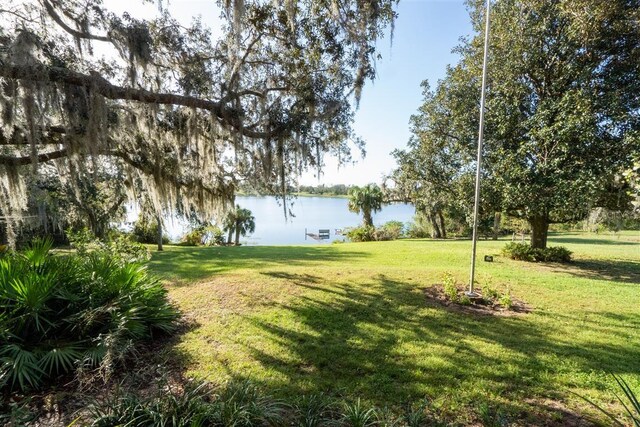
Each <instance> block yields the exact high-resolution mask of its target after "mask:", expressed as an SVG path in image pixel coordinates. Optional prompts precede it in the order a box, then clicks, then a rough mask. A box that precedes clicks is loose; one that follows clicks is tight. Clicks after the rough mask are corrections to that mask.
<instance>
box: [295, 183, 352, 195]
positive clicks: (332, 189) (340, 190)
mask: <svg viewBox="0 0 640 427" xmlns="http://www.w3.org/2000/svg"><path fill="white" fill-rule="evenodd" d="M351 188H353V186H352V185H345V184H335V185H324V184H321V185H301V186H299V187H298V188H295V189H291V190H292V193H308V194H321V195H324V196H347V195H349V190H351Z"/></svg>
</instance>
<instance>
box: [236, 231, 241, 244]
mask: <svg viewBox="0 0 640 427" xmlns="http://www.w3.org/2000/svg"><path fill="white" fill-rule="evenodd" d="M236 246H240V227H236Z"/></svg>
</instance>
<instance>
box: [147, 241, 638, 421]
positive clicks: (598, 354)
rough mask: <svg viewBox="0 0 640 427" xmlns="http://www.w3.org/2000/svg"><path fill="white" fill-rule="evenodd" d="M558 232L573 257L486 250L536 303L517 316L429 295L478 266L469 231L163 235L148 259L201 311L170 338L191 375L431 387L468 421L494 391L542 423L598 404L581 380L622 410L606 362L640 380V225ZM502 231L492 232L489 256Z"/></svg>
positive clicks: (490, 267)
mask: <svg viewBox="0 0 640 427" xmlns="http://www.w3.org/2000/svg"><path fill="white" fill-rule="evenodd" d="M550 240H551V243H550V244H551V245H564V246H567V247H568V248H569V249H570V250H572V251H573V252H574V257H575V262H574V263H572V264H571V265H566V266H565V265H541V264H529V263H523V262H518V261H511V260H508V259H505V258H504V257H500V256H497V257H496V258H495V261H494V262H493V263H486V262H480V263H479V265H478V281H479V282H480V284H491V285H492V286H493V287H495V288H497V289H499V290H502V291H505V290H506V289H507V288H508V289H509V290H510V292H511V294H512V295H513V296H514V297H515V298H518V299H521V300H524V301H526V302H527V303H528V304H529V305H531V306H532V307H533V311H532V312H531V313H528V314H519V315H516V316H511V317H504V316H479V315H472V314H465V313H458V312H452V311H450V310H447V309H445V308H443V307H440V306H437V305H433V304H430V303H429V302H428V301H427V298H426V296H425V294H424V292H423V289H424V288H425V287H428V286H431V285H433V284H434V283H438V282H440V281H441V277H442V275H443V273H445V272H450V273H452V274H453V275H454V276H455V277H456V278H457V279H458V280H459V281H460V282H465V281H466V280H467V276H468V269H469V251H470V242H469V241H432V240H402V241H395V242H379V243H360V244H355V243H353V244H334V245H317V246H290V247H229V248H219V247H214V248H187V247H168V248H167V250H166V251H165V252H164V253H156V254H155V255H154V257H153V259H152V262H151V268H152V270H153V271H155V272H156V273H158V274H161V275H162V276H163V277H165V278H166V280H167V284H168V286H169V289H170V295H171V297H172V298H173V299H174V300H175V301H176V302H177V304H178V305H179V306H180V308H181V309H182V310H183V312H184V313H185V314H186V316H187V317H188V318H190V319H192V320H193V322H194V326H193V327H192V328H191V329H190V330H189V331H187V332H186V333H185V334H184V335H183V336H182V337H181V338H180V340H179V342H178V344H177V345H176V346H175V348H173V349H171V350H169V351H171V352H172V354H173V355H174V357H176V358H177V359H179V361H181V363H184V367H185V368H186V370H187V373H188V374H189V375H191V376H196V377H199V378H206V379H209V380H211V381H213V382H221V381H224V380H226V379H230V378H239V379H245V378H249V379H251V380H252V381H254V382H255V383H257V384H259V385H260V386H261V387H262V388H263V389H265V390H266V391H268V392H269V393H271V394H275V395H277V396H282V397H293V396H298V395H300V394H308V393H316V392H325V393H328V394H330V395H337V396H343V397H347V398H355V397H361V398H362V399H364V400H365V401H367V402H371V403H376V404H380V405H401V404H403V403H405V402H409V401H417V400H419V399H422V398H425V397H426V398H428V399H430V400H431V401H432V402H433V405H434V406H436V407H438V408H439V410H441V411H443V413H445V414H448V415H450V416H451V417H454V418H457V419H458V420H459V421H461V422H471V421H473V420H474V419H475V418H476V417H477V412H478V410H479V409H478V408H480V407H481V406H483V404H486V405H488V407H489V408H492V410H499V411H501V412H503V413H504V414H506V415H507V417H508V418H511V419H521V420H527V421H526V422H531V423H536V424H543V423H545V422H551V423H563V421H561V420H562V417H563V415H562V412H563V411H569V412H576V413H580V414H589V415H590V416H592V417H599V415H597V413H596V411H594V410H593V409H592V408H591V407H589V405H587V404H586V403H585V402H584V401H582V400H581V399H580V398H578V397H577V396H575V395H574V394H572V392H574V393H578V394H580V395H584V396H586V397H588V398H590V399H592V400H594V401H596V402H598V403H599V404H603V405H605V406H607V407H609V408H611V409H612V410H614V411H618V412H620V409H621V408H620V407H619V405H617V404H616V403H615V402H616V400H615V396H614V395H613V391H614V390H615V387H614V381H613V379H612V378H611V377H610V376H609V375H608V374H607V373H608V372H612V373H616V374H621V375H622V376H623V377H624V378H625V379H626V380H627V381H628V382H629V383H630V384H631V385H632V387H635V388H636V389H638V388H640V310H639V308H640V233H638V232H626V233H622V234H621V235H617V236H613V235H611V234H607V235H595V234H578V233H576V234H557V235H553V236H552V237H551V239H550ZM504 244H505V242H504V241H498V242H495V241H490V240H489V241H481V242H480V243H479V256H480V257H482V256H483V255H485V254H491V255H499V253H500V248H501V247H502V246H503V245H504ZM620 413H621V412H620ZM456 414H457V415H456ZM565 416H566V415H565Z"/></svg>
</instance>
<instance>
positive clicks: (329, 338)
mask: <svg viewBox="0 0 640 427" xmlns="http://www.w3.org/2000/svg"><path fill="white" fill-rule="evenodd" d="M269 274H272V275H274V276H276V277H281V278H286V279H288V280H291V281H292V282H293V283H296V284H297V285H298V286H304V287H307V288H308V291H309V292H306V293H305V294H304V295H302V296H300V297H297V298H295V299H294V300H293V301H292V302H290V303H288V304H285V305H282V306H280V307H278V310H286V311H288V312H289V314H291V315H293V317H294V318H295V322H293V323H289V324H286V325H283V324H279V323H278V322H277V321H273V320H271V321H266V320H263V318H261V317H260V316H253V315H250V316H247V321H248V322H251V323H252V324H253V325H255V326H257V327H258V328H259V330H261V331H262V332H263V333H264V336H263V339H265V340H270V341H272V342H273V343H275V344H277V346H278V347H279V348H283V349H285V350H284V351H282V352H278V353H274V352H273V351H271V352H267V351H265V350H263V349H261V348H258V347H251V346H250V345H247V350H248V351H249V353H250V354H251V356H252V357H253V358H254V359H255V360H257V361H259V362H260V363H261V364H262V365H263V366H264V368H266V369H267V370H269V371H275V372H278V374H279V375H276V376H272V377H262V378H258V379H255V378H252V379H253V380H254V381H256V382H258V383H259V384H261V385H262V386H263V387H264V388H265V389H267V390H272V391H274V392H278V393H281V394H283V395H284V396H298V395H300V394H305V393H317V392H327V393H330V394H333V395H338V396H350V397H354V396H359V397H361V398H363V399H365V400H367V401H371V402H374V403H377V404H379V405H388V404H391V405H399V404H403V403H405V402H408V401H417V400H418V399H420V398H422V397H424V396H425V395H426V396H428V397H430V398H435V399H438V398H444V399H445V400H446V397H444V396H456V397H455V398H453V399H454V400H455V401H456V402H457V403H458V404H459V403H460V402H461V401H462V402H463V404H465V405H469V406H473V405H477V404H478V402H479V401H484V402H487V403H489V404H490V405H495V406H499V407H501V408H502V410H504V411H506V412H507V413H509V414H511V416H515V417H517V418H522V419H525V418H526V419H527V423H528V424H536V425H564V422H563V421H562V420H566V417H565V416H564V415H562V414H561V413H562V411H561V410H559V411H557V413H553V414H552V413H549V411H550V410H549V408H548V406H549V405H548V399H552V400H554V401H562V400H563V399H564V398H566V392H565V391H563V390H566V388H567V387H569V386H570V385H569V384H565V383H564V382H563V381H566V380H563V379H562V378H561V375H565V378H566V370H567V369H570V370H572V371H574V372H575V373H576V374H580V373H582V372H594V371H595V372H602V371H608V372H612V373H617V374H626V373H633V374H637V372H638V371H640V360H638V358H637V355H638V354H639V352H640V343H639V342H636V341H634V340H629V339H628V335H629V331H628V329H626V328H625V327H624V322H626V321H627V320H629V319H626V318H625V319H621V321H620V322H618V323H614V324H612V325H611V326H610V327H608V328H607V331H606V334H608V336H609V337H610V338H611V337H613V336H619V339H610V338H609V339H607V340H604V342H581V341H579V340H578V339H577V338H576V337H575V336H572V335H571V334H570V333H569V332H570V331H569V329H567V332H568V333H567V334H564V335H563V334H558V331H557V330H556V329H558V328H562V327H563V326H562V322H556V323H555V324H554V325H553V326H549V325H550V322H541V321H540V320H541V319H540V318H536V317H535V315H534V314H531V315H526V316H518V317H512V318H506V317H494V316H482V317H477V316H474V315H471V314H462V313H460V314H452V313H449V312H447V311H446V310H444V309H441V308H437V307H427V306H426V304H425V300H424V298H425V297H424V295H423V293H422V291H421V290H420V289H416V287H415V285H414V284H410V283H403V282H399V281H395V280H391V279H389V278H387V277H385V276H383V275H379V276H377V277H376V278H375V279H373V280H371V283H368V284H358V285H351V284H349V283H338V284H335V283H332V284H331V285H329V284H325V283H323V281H322V280H321V279H320V278H318V277H314V276H309V275H301V276H298V275H295V274H291V273H279V272H275V273H269ZM326 293H330V294H331V295H326ZM607 315H608V313H604V314H603V316H607ZM612 315H613V314H612ZM616 316H618V315H616ZM586 327H588V325H587V326H586ZM603 333H604V332H603ZM618 343H619V344H618ZM230 375H231V376H232V377H235V378H243V377H244V375H243V373H242V372H230ZM282 378H285V379H286V380H284V381H283V380H282ZM576 381H578V380H576ZM574 385H575V384H574ZM578 385H579V384H578ZM524 397H527V398H529V399H528V400H526V401H525V399H524ZM531 398H532V399H531ZM505 400H506V401H505ZM558 414H560V415H558ZM558 417H560V418H558ZM559 419H560V421H558V420H559Z"/></svg>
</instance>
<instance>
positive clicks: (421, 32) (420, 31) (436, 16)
mask: <svg viewBox="0 0 640 427" xmlns="http://www.w3.org/2000/svg"><path fill="white" fill-rule="evenodd" d="M105 4H107V5H108V6H109V7H110V8H112V9H113V10H115V11H119V12H122V11H125V10H126V11H129V12H130V13H131V14H132V15H133V16H140V15H141V14H142V15H144V14H149V13H157V8H156V7H154V6H153V5H152V4H149V3H147V4H146V5H141V4H140V3H139V2H136V1H132V0H108V1H107V2H105ZM169 10H170V12H171V13H172V15H173V16H175V17H176V18H177V19H179V20H180V21H182V22H185V23H187V22H190V21H191V17H192V16H194V15H201V16H202V18H203V22H205V23H207V24H208V25H209V26H210V27H212V28H216V27H217V26H218V25H219V22H220V21H219V17H218V12H219V9H217V7H216V6H215V2H214V1H213V0H171V1H170V2H169ZM398 14H399V16H398V19H397V21H396V26H395V34H394V40H393V46H391V45H390V43H389V39H388V37H387V38H386V39H383V40H380V41H379V43H378V48H379V52H380V53H381V54H382V56H383V58H382V60H380V61H378V64H377V71H378V78H377V79H376V81H375V82H373V83H368V84H367V86H366V87H365V88H364V91H363V95H362V100H361V102H360V109H359V110H358V112H357V114H356V119H355V123H354V128H355V131H356V133H357V134H358V135H360V136H361V137H362V138H364V140H365V141H366V142H367V146H366V151H367V155H366V157H365V158H364V159H362V158H360V156H359V155H357V153H355V154H356V155H355V156H354V159H355V160H357V163H356V164H355V165H347V166H343V167H341V168H340V169H338V167H337V161H336V159H332V158H327V159H325V161H326V164H327V165H326V167H325V168H324V170H323V174H322V175H321V176H320V179H318V177H317V171H309V172H307V173H305V174H304V175H303V176H302V177H301V178H300V183H301V184H305V185H317V184H357V185H363V184H366V183H369V182H378V183H380V182H381V181H382V176H383V175H385V174H388V173H389V172H391V170H393V168H394V166H395V162H394V160H393V157H391V154H390V153H391V151H393V149H395V148H403V147H405V146H406V143H407V141H408V139H409V117H410V116H411V114H413V113H414V112H415V111H416V110H417V109H418V107H419V105H420V101H421V98H422V96H421V88H420V82H422V81H423V80H425V79H426V80H429V82H430V83H431V85H432V86H435V83H436V82H437V80H438V79H440V78H442V77H444V73H445V70H446V66H447V64H453V63H455V62H456V61H457V56H456V55H454V54H453V53H451V50H452V49H453V48H454V47H455V46H456V45H458V44H459V39H460V37H462V36H466V35H469V34H470V33H471V31H472V29H471V24H470V20H469V15H468V12H467V10H466V7H465V5H464V0H400V4H399V7H398ZM478 96H480V94H478Z"/></svg>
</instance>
